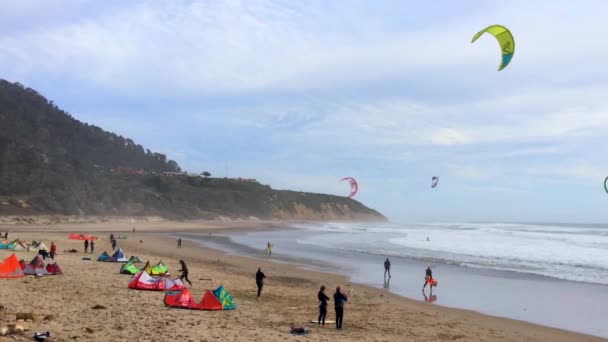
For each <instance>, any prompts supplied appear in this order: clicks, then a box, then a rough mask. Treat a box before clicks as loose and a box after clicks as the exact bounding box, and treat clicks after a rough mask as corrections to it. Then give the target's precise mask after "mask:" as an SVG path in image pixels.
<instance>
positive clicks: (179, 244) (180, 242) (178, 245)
mask: <svg viewBox="0 0 608 342" xmlns="http://www.w3.org/2000/svg"><path fill="white" fill-rule="evenodd" d="M177 248H182V238H181V237H180V238H179V239H177Z"/></svg>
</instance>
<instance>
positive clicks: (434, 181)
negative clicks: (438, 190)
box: [431, 176, 439, 188]
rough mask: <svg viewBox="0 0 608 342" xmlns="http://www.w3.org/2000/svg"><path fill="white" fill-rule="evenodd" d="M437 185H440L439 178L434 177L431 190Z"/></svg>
mask: <svg viewBox="0 0 608 342" xmlns="http://www.w3.org/2000/svg"><path fill="white" fill-rule="evenodd" d="M437 183H439V177H437V176H433V179H431V188H434V187H436V186H437Z"/></svg>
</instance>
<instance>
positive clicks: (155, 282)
mask: <svg viewBox="0 0 608 342" xmlns="http://www.w3.org/2000/svg"><path fill="white" fill-rule="evenodd" d="M129 288H130V289H135V290H148V291H179V290H183V289H185V288H186V286H185V285H184V283H182V281H181V280H180V279H169V278H161V277H152V276H150V275H148V273H146V272H144V271H140V272H139V273H137V274H136V275H135V276H133V278H131V281H130V282H129Z"/></svg>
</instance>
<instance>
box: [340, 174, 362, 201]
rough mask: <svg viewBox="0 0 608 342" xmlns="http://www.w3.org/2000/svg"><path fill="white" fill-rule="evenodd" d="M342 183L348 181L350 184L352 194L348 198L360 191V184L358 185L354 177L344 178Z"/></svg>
mask: <svg viewBox="0 0 608 342" xmlns="http://www.w3.org/2000/svg"><path fill="white" fill-rule="evenodd" d="M340 181H348V183H350V194H348V196H346V197H348V198H351V197H353V196H355V195H356V194H357V191H359V184H357V181H356V180H355V179H354V178H353V177H344V178H342V179H340Z"/></svg>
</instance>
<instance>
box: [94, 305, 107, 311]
mask: <svg viewBox="0 0 608 342" xmlns="http://www.w3.org/2000/svg"><path fill="white" fill-rule="evenodd" d="M91 309H93V310H105V309H107V308H106V307H105V306H103V305H99V304H95V305H93V306H92V307H91Z"/></svg>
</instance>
